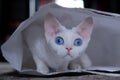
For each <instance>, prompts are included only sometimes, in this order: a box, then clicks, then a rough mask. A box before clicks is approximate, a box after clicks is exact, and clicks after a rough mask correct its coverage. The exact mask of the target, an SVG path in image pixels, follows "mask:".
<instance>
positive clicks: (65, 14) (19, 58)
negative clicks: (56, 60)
mask: <svg viewBox="0 0 120 80" xmlns="http://www.w3.org/2000/svg"><path fill="white" fill-rule="evenodd" d="M48 13H51V14H53V15H54V16H55V17H57V19H59V21H60V22H61V23H62V24H63V25H65V26H66V27H67V28H71V27H72V26H75V25H77V24H78V23H79V22H80V21H82V20H83V19H85V18H86V17H88V16H92V17H93V21H94V30H93V33H92V38H91V41H90V44H89V46H88V48H87V50H86V52H87V54H88V55H89V57H90V59H91V60H92V67H91V68H89V69H84V70H83V72H88V73H94V74H103V75H113V76H120V74H119V71H120V15H118V14H112V13H106V12H101V11H97V10H92V9H80V8H64V7H61V6H58V5H56V4H55V3H50V4H48V5H45V6H42V7H40V9H39V10H38V11H37V12H36V13H35V14H34V15H33V16H32V17H30V18H28V19H27V20H25V21H24V22H22V23H21V24H20V25H19V27H18V28H17V29H16V31H15V32H14V33H13V34H12V36H11V37H10V38H9V40H7V41H6V42H5V43H4V44H3V45H2V47H1V49H2V53H3V56H4V57H5V59H6V60H7V61H8V62H9V63H10V64H11V66H12V67H13V68H15V69H16V70H18V71H19V72H24V73H27V74H34V75H42V74H39V73H37V72H36V65H35V62H34V60H33V57H32V54H31V52H30V51H29V48H28V47H27V46H26V44H25V41H24V37H23V35H22V33H23V31H24V30H25V29H27V28H28V27H34V26H38V27H39V28H40V30H41V35H37V36H39V37H41V39H42V34H44V30H43V21H44V17H45V15H46V14H48ZM106 71H107V72H106ZM70 72H71V71H70ZM73 72H76V71H73ZM63 73H64V72H63ZM65 73H66V72H65ZM80 73H81V72H80ZM53 74H59V72H57V73H48V75H53Z"/></svg>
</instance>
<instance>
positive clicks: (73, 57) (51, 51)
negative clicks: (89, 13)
mask: <svg viewBox="0 0 120 80" xmlns="http://www.w3.org/2000/svg"><path fill="white" fill-rule="evenodd" d="M39 28H40V27H31V28H28V29H26V30H25V31H24V38H25V40H26V43H27V45H28V47H29V49H30V51H31V52H32V55H33V59H34V61H35V63H36V67H37V71H38V72H40V73H43V74H47V73H49V72H50V70H53V71H59V72H60V71H67V70H75V69H77V70H81V69H82V68H87V67H90V66H91V61H90V59H89V57H88V56H87V54H85V53H84V52H85V49H86V48H87V46H88V43H89V41H90V36H91V33H92V29H93V20H92V17H88V18H86V19H85V20H84V21H82V22H81V23H80V24H79V25H77V26H76V27H73V28H72V29H67V28H66V27H65V26H63V25H62V24H61V23H60V22H59V21H58V20H57V19H56V18H55V17H54V16H53V15H51V14H48V15H47V16H46V18H45V21H44V30H45V31H44V37H43V38H42V39H41V38H39V35H42V34H41V31H39Z"/></svg>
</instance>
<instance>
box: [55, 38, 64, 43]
mask: <svg viewBox="0 0 120 80" xmlns="http://www.w3.org/2000/svg"><path fill="white" fill-rule="evenodd" d="M55 43H56V44H58V45H62V44H64V40H63V38H62V37H56V39H55Z"/></svg>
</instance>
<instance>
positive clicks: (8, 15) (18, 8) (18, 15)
mask: <svg viewBox="0 0 120 80" xmlns="http://www.w3.org/2000/svg"><path fill="white" fill-rule="evenodd" d="M35 1H36V5H37V6H38V5H43V4H46V3H48V2H51V1H53V0H35ZM84 5H85V8H92V9H97V10H101V11H107V12H113V13H118V14H119V13H120V0H84ZM36 9H37V8H36ZM28 17H29V0H0V46H1V45H2V44H3V43H4V42H5V41H6V40H7V39H8V38H9V36H10V35H11V34H12V33H13V32H14V30H15V29H16V28H17V26H18V25H19V24H20V23H21V22H22V21H24V20H25V19H27V18H28ZM0 61H5V59H4V58H3V57H2V53H1V50H0Z"/></svg>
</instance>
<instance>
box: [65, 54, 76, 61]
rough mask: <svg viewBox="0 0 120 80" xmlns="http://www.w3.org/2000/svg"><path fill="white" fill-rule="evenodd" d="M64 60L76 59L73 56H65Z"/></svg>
mask: <svg viewBox="0 0 120 80" xmlns="http://www.w3.org/2000/svg"><path fill="white" fill-rule="evenodd" d="M63 59H65V60H68V61H71V60H73V59H74V57H73V56H72V55H65V56H63Z"/></svg>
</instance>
